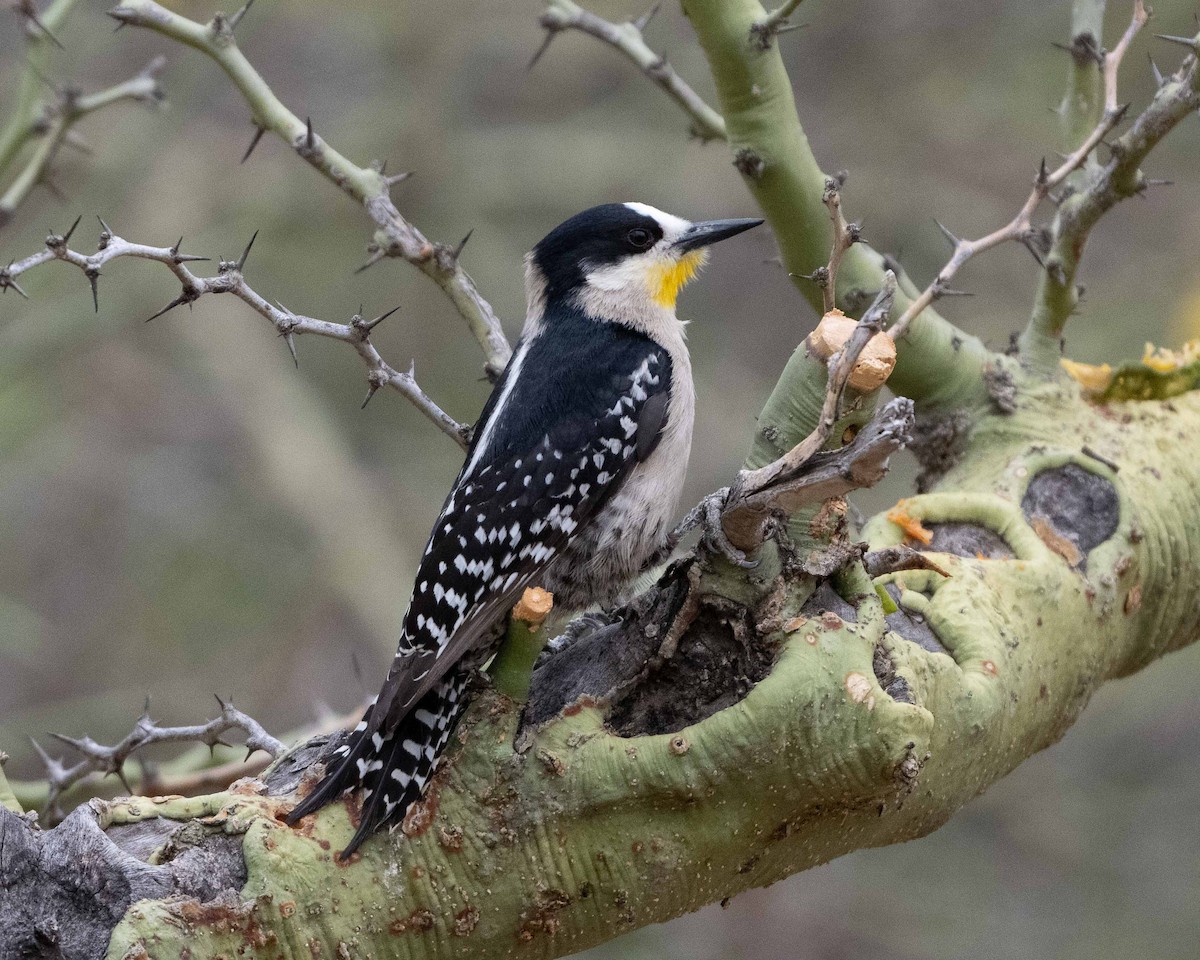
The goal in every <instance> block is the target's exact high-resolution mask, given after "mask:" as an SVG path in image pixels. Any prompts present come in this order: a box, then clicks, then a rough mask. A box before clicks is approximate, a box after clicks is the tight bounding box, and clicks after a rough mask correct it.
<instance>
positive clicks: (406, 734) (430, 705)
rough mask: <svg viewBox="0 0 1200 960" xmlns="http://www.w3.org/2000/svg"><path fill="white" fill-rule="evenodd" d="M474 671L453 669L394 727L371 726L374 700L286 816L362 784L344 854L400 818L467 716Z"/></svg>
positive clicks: (303, 812)
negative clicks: (354, 823) (355, 824)
mask: <svg viewBox="0 0 1200 960" xmlns="http://www.w3.org/2000/svg"><path fill="white" fill-rule="evenodd" d="M471 673H472V671H471V670H470V669H467V668H464V667H463V666H458V667H456V668H454V669H452V670H451V671H450V672H449V673H447V674H446V676H445V677H444V678H442V680H441V682H439V683H438V684H437V685H436V686H435V687H434V688H433V689H432V690H430V691H429V692H428V693H427V694H425V696H423V697H422V698H421V699H420V700H418V701H417V702H416V704H415V705H414V706H413V708H412V709H411V710H410V711H409V712H408V714H407V715H406V716H405V717H404V719H402V720H401V721H400V722H399V723H398V724H396V726H395V727H393V728H392V729H390V730H384V729H379V730H376V731H374V732H368V731H370V728H371V726H372V724H371V715H372V712H373V711H374V710H375V709H376V705H375V703H374V702H372V703H371V705H370V706H369V707H367V710H366V713H365V714H364V715H363V718H362V720H361V721H360V722H359V724H358V726H356V727H355V728H354V730H353V731H352V732H351V733H350V737H349V739H348V740H347V741H346V742H345V743H343V744H342V745H341V746H339V747H337V748H336V749H335V750H333V751H331V753H330V754H329V755H328V756H327V757H326V758H325V762H326V770H325V776H324V778H323V779H322V780H321V782H320V783H319V784H317V786H316V787H315V788H314V789H313V791H312V792H311V793H310V794H309V795H308V796H307V797H305V798H304V799H303V800H301V801H300V803H298V804H297V805H296V806H295V807H293V808H292V810H291V812H289V813H288V814H287V816H286V817H285V820H286V822H287V823H288V824H289V825H291V824H294V823H296V822H297V821H298V820H300V819H301V818H302V817H306V816H308V815H309V814H310V813H315V812H316V811H317V810H320V809H321V808H322V807H324V806H325V805H326V804H328V803H331V802H333V801H334V800H336V799H337V798H338V797H340V796H341V795H342V794H344V793H347V792H349V791H350V790H354V789H355V788H359V787H361V788H362V814H361V816H360V819H359V826H358V831H357V832H356V833H355V834H354V836H353V838H352V839H351V840H350V843H349V844H348V845H347V846H346V849H345V850H343V851H342V853H341V856H342V859H345V858H346V857H348V856H350V854H352V853H353V852H354V851H355V850H356V849H358V847H359V845H360V844H361V843H362V842H363V841H364V840H366V839H367V837H369V836H370V835H371V834H372V833H374V832H375V831H376V830H378V829H379V828H380V827H382V826H385V825H386V824H395V823H399V822H401V821H402V820H403V819H404V815H405V813H407V812H408V808H409V807H411V806H412V805H413V804H414V803H415V802H416V801H418V800H420V799H421V796H422V795H423V794H424V793H425V788H426V786H427V785H428V784H429V780H430V778H431V777H432V776H433V772H434V771H435V770H436V769H437V765H438V761H439V760H440V759H441V755H442V751H443V750H444V749H445V747H446V743H447V742H448V741H449V739H450V734H451V733H453V732H454V726H455V724H456V723H457V722H458V719H459V717H460V716H462V713H463V710H464V708H465V707H466V705H467V701H466V687H467V684H468V682H469V681H470V679H471Z"/></svg>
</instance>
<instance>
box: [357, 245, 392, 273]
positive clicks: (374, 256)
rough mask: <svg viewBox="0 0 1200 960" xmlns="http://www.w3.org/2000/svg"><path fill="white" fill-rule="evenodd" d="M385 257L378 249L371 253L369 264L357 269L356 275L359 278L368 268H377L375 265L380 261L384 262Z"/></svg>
mask: <svg viewBox="0 0 1200 960" xmlns="http://www.w3.org/2000/svg"><path fill="white" fill-rule="evenodd" d="M384 256H385V254H384V252H383V251H382V250H380V249H378V248H377V249H375V250H372V251H370V256H369V257H368V258H367V262H366V263H364V264H363V265H362V266H360V267H356V268H355V270H354V273H355V275H356V276H357V275H358V274H360V273H362V272H363V271H364V270H366V269H367V268H368V267H373V266H375V264H377V263H378V262H379V261H380V260H382V259H383V258H384Z"/></svg>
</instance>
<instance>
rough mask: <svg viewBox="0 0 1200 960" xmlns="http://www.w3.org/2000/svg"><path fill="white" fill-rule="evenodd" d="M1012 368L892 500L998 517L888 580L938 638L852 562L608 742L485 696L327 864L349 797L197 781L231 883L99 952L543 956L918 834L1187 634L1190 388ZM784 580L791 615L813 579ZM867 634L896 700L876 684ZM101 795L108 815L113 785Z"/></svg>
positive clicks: (121, 809) (597, 713) (884, 534)
mask: <svg viewBox="0 0 1200 960" xmlns="http://www.w3.org/2000/svg"><path fill="white" fill-rule="evenodd" d="M1023 386H1025V387H1026V389H1023V390H1021V391H1020V392H1019V394H1018V395H1019V397H1020V400H1019V409H1018V410H1017V411H1016V412H1015V413H1014V414H1012V415H1009V416H1004V415H999V414H997V415H993V416H988V417H985V418H982V419H980V420H979V421H978V423H977V425H976V427H975V429H974V431H973V433H972V436H971V439H970V443H969V446H968V449H967V453H966V455H965V456H964V458H963V459H962V461H961V463H960V464H959V465H958V466H957V467H955V468H954V469H953V470H952V472H951V473H950V474H949V475H948V476H947V477H946V478H945V480H944V482H943V483H942V485H941V488H940V490H939V492H936V493H933V494H929V495H926V496H922V497H915V498H913V499H910V500H908V501H906V502H905V507H906V511H907V514H908V515H909V516H911V517H913V518H915V519H919V520H921V521H923V522H925V523H927V524H931V523H936V522H941V521H959V522H966V523H970V524H975V525H979V526H982V527H985V528H988V529H990V530H992V531H994V532H995V533H996V534H998V535H999V536H1000V537H1002V538H1003V540H1004V541H1005V542H1006V543H1007V544H1008V545H1009V547H1010V548H1011V550H1012V552H1013V554H1014V555H1015V558H1014V559H1011V560H978V559H974V558H961V557H943V556H939V557H938V558H937V560H938V562H939V563H940V564H942V565H943V566H945V567H946V568H947V569H948V571H949V572H950V573H951V574H952V576H951V577H950V578H949V579H943V578H941V577H939V576H937V575H936V574H932V573H929V572H926V571H919V572H909V573H900V574H893V575H890V576H889V577H887V578H884V579H896V580H899V581H901V582H902V583H903V584H904V585H905V592H904V593H903V594H902V595H901V605H902V606H904V607H909V608H911V609H915V610H919V611H920V612H922V613H923V614H924V616H925V617H926V620H927V622H928V623H929V624H930V625H931V626H932V627H933V629H934V631H935V632H936V634H937V636H938V638H939V639H940V640H941V642H942V643H943V644H944V645H945V647H946V648H947V649H948V651H949V655H947V654H942V653H929V652H927V651H925V650H923V649H921V648H920V647H918V646H917V645H916V644H914V643H910V642H908V641H907V640H904V639H902V638H901V637H899V636H898V635H897V634H895V633H892V632H890V631H888V630H887V629H885V624H884V622H883V610H882V607H881V604H880V600H879V598H878V597H877V596H876V595H875V593H874V592H873V591H872V590H870V586H869V583H864V582H863V581H862V578H861V575H860V577H859V583H860V585H861V588H860V591H858V592H861V593H862V594H863V595H864V596H861V597H859V598H857V607H858V613H857V619H858V622H857V623H846V622H844V621H843V620H842V619H841V618H839V617H837V616H834V615H831V614H825V615H817V614H813V615H810V616H809V617H808V618H807V619H806V620H804V622H803V623H802V624H797V623H796V622H791V623H789V624H788V626H789V628H790V629H791V630H792V632H790V633H786V634H785V633H779V632H777V633H772V634H769V635H766V636H763V637H761V638H760V640H761V641H762V642H779V643H780V644H781V647H780V653H779V656H778V660H777V662H776V663H775V666H774V668H773V669H772V670H771V672H770V675H769V676H768V677H767V678H766V679H765V680H763V681H762V682H761V683H759V684H758V685H757V686H756V687H755V688H754V689H753V690H752V691H751V692H750V694H749V695H748V696H747V697H746V698H745V699H744V700H742V701H741V702H740V703H738V704H736V705H735V706H733V707H730V708H729V709H726V710H723V711H720V712H718V713H716V714H714V715H712V716H710V717H708V718H707V719H705V720H703V721H702V722H700V723H698V724H696V725H694V726H692V727H689V728H686V729H683V730H680V731H678V732H676V733H673V734H664V735H658V736H647V737H634V738H620V737H616V736H614V735H613V734H611V733H610V732H608V731H607V730H606V728H605V725H604V722H603V714H602V711H601V710H600V709H597V708H594V707H583V708H582V709H579V710H578V712H574V713H573V715H571V716H566V717H563V718H561V719H559V720H557V721H555V722H553V723H551V724H550V725H549V726H548V727H547V728H545V729H544V730H543V731H542V733H541V734H540V735H539V736H538V738H537V740H536V742H535V744H534V747H533V748H532V749H531V750H530V751H529V752H528V753H526V754H524V755H521V756H518V755H516V754H514V753H513V750H512V746H511V743H512V736H513V733H514V729H515V724H516V712H517V711H516V707H515V706H514V705H513V704H512V703H511V702H510V701H507V700H506V699H504V698H503V697H502V696H500V695H499V694H496V693H494V692H492V693H488V694H486V695H484V696H483V697H482V698H481V699H480V701H479V702H478V703H476V704H475V706H474V707H473V708H472V710H471V713H470V717H469V719H468V721H467V723H466V724H465V726H464V728H463V730H462V732H461V734H460V736H459V741H460V743H462V744H463V745H462V746H460V747H458V748H456V754H457V756H456V758H455V760H454V762H453V763H451V764H450V765H449V768H448V769H447V770H446V772H445V773H444V774H442V775H441V776H440V777H439V780H438V783H437V786H436V787H435V790H434V794H433V801H432V804H431V808H432V809H433V810H434V814H433V820H432V824H431V825H429V826H428V828H427V829H425V830H424V831H423V832H422V833H420V835H419V836H412V837H409V836H405V835H404V834H403V833H397V834H395V835H394V836H391V837H381V838H379V839H378V840H376V841H374V842H372V843H370V844H368V845H367V846H366V847H365V848H364V851H363V856H362V858H361V859H356V860H355V862H354V863H352V864H349V865H346V866H341V865H339V864H337V863H336V862H335V861H334V860H333V858H332V852H331V851H332V850H336V849H338V847H339V846H340V845H341V844H342V843H343V842H344V841H345V840H347V839H348V838H349V836H350V832H351V830H352V827H351V824H350V821H349V818H348V817H347V813H346V809H345V808H344V807H343V806H340V805H338V806H334V807H332V808H329V809H327V810H326V811H325V812H323V813H322V814H321V815H320V816H319V817H318V819H317V822H316V824H315V826H312V827H306V828H304V829H301V830H289V829H287V828H286V827H284V826H283V825H282V824H281V823H280V822H279V821H278V820H277V819H275V817H276V815H277V814H279V813H281V812H282V811H283V810H285V809H287V806H288V804H289V802H290V801H288V800H286V799H283V800H281V799H268V798H262V797H257V796H253V795H249V794H242V795H233V794H231V795H226V796H223V797H219V798H213V799H211V800H209V801H207V802H206V803H207V806H206V810H211V811H217V812H216V815H215V816H214V817H211V818H210V819H209V820H207V821H202V822H204V823H205V824H206V827H207V829H213V830H223V831H226V832H229V831H233V832H237V833H244V836H245V841H244V850H245V855H246V862H247V866H248V869H249V879H248V881H247V884H246V886H245V888H244V889H243V890H242V891H241V892H240V895H239V898H238V903H239V905H236V906H234V905H231V906H229V908H228V909H223V910H219V911H213V910H210V909H199V908H198V907H196V905H194V904H193V905H190V906H189V905H188V904H186V903H180V902H172V901H158V902H146V903H142V904H139V905H138V906H136V907H135V908H134V909H132V910H131V911H130V912H129V914H128V915H127V916H126V918H125V920H124V921H123V922H122V923H121V924H120V926H119V927H118V928H117V931H116V934H115V936H114V939H113V942H112V946H111V948H110V952H109V956H110V957H113V958H119V957H125V956H129V955H133V956H138V955H141V954H140V953H139V951H140V950H141V949H143V948H144V949H145V951H146V953H147V954H148V955H149V956H151V957H168V956H169V957H172V958H173V957H175V956H178V951H179V949H180V947H181V946H182V945H183V944H184V943H187V944H188V945H189V946H190V947H191V949H192V951H193V954H192V955H193V956H195V957H200V956H215V955H218V954H221V953H222V952H225V953H232V952H233V951H234V950H235V949H236V948H238V947H245V948H246V955H250V956H263V957H267V956H271V957H274V956H278V955H283V956H286V957H309V956H331V957H332V956H338V955H339V954H338V953H337V950H338V949H339V948H340V947H339V945H341V944H345V952H344V954H345V955H349V956H366V955H368V954H372V953H373V954H375V955H379V953H380V952H382V951H383V950H385V949H386V950H388V951H392V955H395V956H413V957H448V956H471V957H491V956H541V957H552V956H561V955H563V954H566V953H570V952H573V951H576V950H579V949H582V948H584V947H586V946H589V945H591V944H595V943H598V942H601V941H604V940H607V939H609V938H611V937H612V936H614V935H616V934H618V933H620V932H623V931H626V930H631V929H634V928H635V927H638V926H641V925H643V924H646V923H651V922H656V921H662V920H666V919H669V918H671V917H674V916H678V915H680V914H682V913H685V912H687V911H690V910H694V909H696V908H697V907H700V906H702V905H703V904H706V903H710V902H712V901H714V900H717V899H720V898H722V897H727V896H732V895H734V894H736V893H738V892H739V891H741V890H745V889H748V888H750V887H754V886H759V885H762V884H766V883H770V882H773V881H775V880H779V879H781V878H783V877H786V876H788V875H790V874H792V873H795V872H797V871H799V870H803V869H806V868H808V867H812V866H814V865H816V864H819V863H823V862H825V861H827V860H829V859H831V858H833V857H836V856H839V855H841V854H843V853H846V852H848V851H850V850H854V849H858V848H861V847H867V846H879V845H883V844H889V843H896V842H899V841H902V840H907V839H910V838H913V837H917V836H921V835H922V834H925V833H928V832H929V831H931V830H933V829H935V828H936V827H938V826H939V825H940V824H942V823H943V822H945V820H946V819H947V818H948V817H949V816H950V815H951V814H952V813H953V812H954V811H955V810H957V809H958V808H959V807H960V806H962V805H963V804H964V803H966V802H967V801H968V800H970V799H971V798H972V797H974V796H975V795H977V794H978V793H979V791H981V790H983V789H985V788H986V787H987V786H988V785H989V784H990V783H992V782H994V781H995V780H996V779H998V778H999V777H1001V776H1003V775H1004V774H1005V773H1007V772H1008V771H1009V770H1011V769H1012V768H1013V767H1015V766H1016V765H1017V764H1019V763H1020V762H1021V761H1022V760H1023V759H1025V758H1026V757H1028V756H1029V755H1030V754H1032V753H1034V752H1036V751H1037V750H1040V749H1042V748H1044V747H1045V746H1047V745H1048V744H1050V743H1053V742H1054V741H1055V740H1057V739H1058V738H1059V737H1061V736H1062V734H1063V733H1064V732H1065V731H1066V730H1067V728H1069V727H1070V725H1071V724H1072V723H1073V721H1074V720H1075V718H1076V717H1077V715H1078V714H1079V711H1080V710H1081V709H1082V708H1083V706H1084V705H1085V704H1086V703H1087V701H1088V699H1089V698H1090V697H1091V695H1092V693H1093V692H1094V691H1095V690H1096V688H1097V687H1098V686H1099V685H1100V684H1101V683H1103V682H1104V681H1105V680H1107V679H1110V678H1112V677H1117V676H1121V675H1124V674H1127V673H1129V672H1131V671H1133V670H1136V669H1138V668H1139V667H1141V666H1144V665H1145V664H1146V663H1148V662H1150V661H1151V660H1153V659H1155V658H1157V657H1159V656H1161V655H1162V654H1164V653H1166V652H1168V651H1169V650H1173V649H1175V648H1177V647H1180V646H1182V645H1184V644H1186V643H1190V642H1192V641H1194V640H1195V639H1196V637H1197V633H1198V632H1200V605H1198V603H1197V599H1196V595H1195V591H1194V589H1191V588H1190V587H1183V586H1181V585H1185V584H1194V583H1196V582H1197V579H1198V577H1200V569H1198V568H1200V496H1198V495H1197V493H1196V490H1197V489H1200V464H1198V463H1197V462H1196V459H1195V457H1194V455H1193V454H1191V453H1189V450H1188V445H1187V444H1186V443H1184V442H1183V438H1184V437H1186V436H1189V435H1194V434H1195V431H1197V430H1200V394H1197V393H1195V392H1193V393H1189V394H1185V395H1183V396H1181V397H1176V398H1174V399H1173V400H1172V401H1171V402H1170V406H1168V405H1167V404H1164V403H1161V402H1157V401H1154V402H1145V403H1129V404H1120V405H1114V406H1112V407H1106V408H1094V407H1092V406H1090V405H1088V404H1087V403H1086V402H1085V401H1083V400H1082V399H1081V398H1080V397H1079V395H1078V393H1077V391H1075V390H1074V389H1073V388H1070V387H1063V386H1043V385H1039V384H1028V385H1023ZM1083 444H1086V445H1087V446H1088V448H1089V449H1090V450H1094V451H1097V452H1101V453H1102V455H1103V456H1104V457H1105V458H1106V459H1109V460H1112V461H1113V462H1114V463H1116V464H1117V465H1118V466H1119V471H1117V472H1115V473H1114V472H1113V471H1112V470H1111V469H1110V468H1108V467H1106V466H1104V465H1102V464H1100V463H1099V462H1098V461H1096V460H1094V459H1092V458H1090V457H1089V456H1085V455H1084V454H1083V453H1082V452H1081V447H1082V445H1083ZM1066 462H1073V463H1078V464H1079V465H1081V466H1082V467H1083V468H1084V469H1086V470H1088V471H1090V472H1094V473H1098V474H1100V475H1102V476H1104V477H1106V478H1107V479H1109V480H1110V481H1111V482H1112V483H1113V484H1114V485H1115V487H1116V490H1117V492H1118V494H1119V497H1120V520H1119V523H1118V526H1117V529H1116V532H1115V533H1114V534H1113V535H1112V536H1111V537H1110V538H1109V539H1108V540H1106V541H1105V542H1103V543H1102V544H1100V545H1099V546H1097V547H1096V548H1095V549H1094V550H1092V551H1091V553H1090V555H1089V556H1088V557H1087V558H1086V559H1087V573H1086V575H1085V574H1083V573H1081V572H1079V571H1078V570H1077V569H1073V568H1072V567H1071V566H1069V565H1068V563H1067V561H1066V560H1064V559H1063V557H1062V556H1060V555H1059V553H1057V552H1055V550H1053V549H1051V547H1050V546H1049V545H1047V543H1044V542H1043V541H1042V539H1040V538H1039V536H1038V535H1037V533H1035V532H1034V530H1033V528H1032V527H1031V526H1030V525H1029V523H1028V522H1027V521H1026V518H1025V516H1024V515H1023V514H1022V512H1021V508H1020V501H1021V498H1022V495H1023V491H1024V490H1025V488H1026V486H1027V485H1028V483H1029V482H1030V481H1031V479H1032V478H1033V477H1035V476H1036V475H1037V474H1038V473H1039V472H1040V471H1042V470H1044V469H1047V468H1051V467H1059V466H1061V465H1062V464H1063V463H1066ZM1151 476H1153V477H1154V478H1155V479H1153V480H1152V481H1150V480H1149V478H1150V477H1151ZM868 534H869V536H870V539H871V542H872V544H873V545H874V546H882V545H886V544H889V543H893V542H896V541H898V540H900V539H902V536H903V534H902V532H901V531H900V530H899V528H897V527H896V526H894V525H893V524H892V523H891V522H889V521H888V520H886V519H883V518H876V519H875V520H874V521H872V523H871V524H870V526H869V528H868ZM849 579H850V580H851V582H853V581H854V579H855V578H854V577H853V576H851V577H850V578H849ZM787 589H788V590H789V592H790V599H789V600H788V601H786V602H785V603H784V604H783V607H782V613H783V615H784V617H785V619H786V618H790V617H791V616H792V615H794V614H795V613H796V609H797V607H798V605H799V602H800V601H801V600H802V599H803V598H804V597H806V596H807V595H808V593H809V591H810V589H811V584H809V583H807V582H804V578H797V580H796V581H795V582H793V583H792V584H790V585H789V586H788V587H787ZM877 646H880V647H882V648H883V649H884V650H885V651H887V653H888V654H889V655H890V657H891V660H892V661H893V663H894V664H895V668H896V671H897V673H898V674H899V675H901V676H902V677H903V678H904V679H905V680H906V681H907V683H908V686H909V688H910V689H911V691H912V694H913V698H914V700H915V702H914V703H911V704H910V703H903V702H898V701H896V700H893V699H892V698H891V697H890V696H889V695H888V694H887V693H886V692H885V691H884V689H883V688H882V687H881V686H880V684H879V682H878V680H877V678H876V675H875V672H874V671H873V668H872V658H873V656H874V655H875V648H876V647H877ZM927 756H928V759H926V757H927ZM134 803H135V804H136V805H138V806H139V807H140V808H141V810H142V811H143V813H149V814H154V813H160V814H161V813H164V812H167V813H169V812H170V810H169V808H164V807H159V808H157V809H155V808H152V807H150V805H149V804H148V803H147V802H146V801H134ZM187 803H188V805H189V806H194V804H195V801H188V802H187ZM110 809H111V810H112V811H113V815H116V816H119V817H122V818H126V819H127V818H128V806H127V805H124V806H123V805H117V806H114V807H112V808H110ZM194 812H195V811H194V810H191V809H189V810H187V813H188V814H189V815H191V814H194ZM310 949H312V950H313V951H314V952H312V953H309V952H308V951H309V950H310ZM129 951H132V954H131V953H129Z"/></svg>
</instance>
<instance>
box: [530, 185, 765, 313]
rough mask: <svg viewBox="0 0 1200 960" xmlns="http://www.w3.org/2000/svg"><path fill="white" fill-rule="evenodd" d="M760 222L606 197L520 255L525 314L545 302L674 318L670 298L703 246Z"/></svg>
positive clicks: (699, 261)
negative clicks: (696, 215) (677, 212)
mask: <svg viewBox="0 0 1200 960" xmlns="http://www.w3.org/2000/svg"><path fill="white" fill-rule="evenodd" d="M760 223H762V220H703V221H699V222H695V223H693V222H692V221H690V220H684V219H683V218H682V217H676V216H672V215H671V214H669V213H664V212H663V211H662V210H657V209H655V208H654V207H651V206H649V205H647V204H644V203H606V204H602V205H601V206H598V207H592V208H591V209H589V210H584V211H583V212H582V213H577V214H576V215H575V216H573V217H571V219H570V220H567V221H566V222H564V223H561V224H559V225H558V226H557V227H555V228H554V229H553V230H551V231H550V233H548V234H547V235H546V237H545V238H544V239H543V240H542V241H541V242H540V243H539V244H538V245H537V246H536V247H534V248H533V251H532V252H531V253H530V254H529V256H528V257H527V258H526V287H527V294H528V297H529V310H530V316H531V318H532V317H536V316H538V315H540V314H541V312H542V310H543V309H544V308H545V306H546V305H547V304H554V303H566V304H569V305H571V306H575V307H579V308H582V309H583V310H584V312H586V313H587V314H589V315H590V316H593V317H595V318H596V319H599V320H614V321H618V322H625V323H630V324H631V325H633V326H639V327H640V326H644V325H645V324H646V323H647V322H651V323H652V322H654V320H655V318H658V317H663V316H664V315H666V316H670V317H672V318H673V317H674V311H675V300H676V297H678V295H679V291H680V290H681V289H682V288H683V286H684V284H686V283H687V282H688V281H689V280H690V279H691V278H692V277H693V276H695V275H696V271H697V270H699V269H700V267H701V266H703V264H704V261H705V259H706V258H707V256H708V250H707V248H708V247H709V246H710V245H711V244H714V243H716V242H717V241H718V240H724V239H725V238H727V237H732V236H734V235H735V234H739V233H741V232H742V231H743V230H749V229H750V228H751V227H756V226H758V225H759V224H760Z"/></svg>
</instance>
